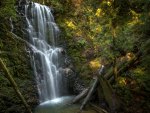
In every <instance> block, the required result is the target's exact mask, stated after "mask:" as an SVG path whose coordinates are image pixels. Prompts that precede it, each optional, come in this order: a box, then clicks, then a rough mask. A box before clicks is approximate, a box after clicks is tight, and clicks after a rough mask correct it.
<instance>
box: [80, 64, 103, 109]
mask: <svg viewBox="0 0 150 113" xmlns="http://www.w3.org/2000/svg"><path fill="white" fill-rule="evenodd" d="M103 69H104V65H102V66H101V68H100V70H99V75H101V74H102V72H103ZM94 79H95V80H94V82H93V84H92V86H91V87H90V89H89V92H88V94H87V96H86V97H85V99H84V101H83V103H82V105H81V107H80V111H82V110H83V108H84V107H85V105H86V104H87V102H88V101H89V100H90V97H91V96H92V94H93V93H94V91H95V89H96V87H97V84H98V82H99V80H98V77H97V76H96V77H95V78H94Z"/></svg>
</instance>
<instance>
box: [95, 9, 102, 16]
mask: <svg viewBox="0 0 150 113" xmlns="http://www.w3.org/2000/svg"><path fill="white" fill-rule="evenodd" d="M101 13H102V9H100V8H98V9H97V11H96V13H95V15H96V16H97V17H100V16H101Z"/></svg>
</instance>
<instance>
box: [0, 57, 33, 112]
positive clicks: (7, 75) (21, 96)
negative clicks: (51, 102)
mask: <svg viewBox="0 0 150 113" xmlns="http://www.w3.org/2000/svg"><path fill="white" fill-rule="evenodd" d="M0 68H1V69H2V71H3V72H4V74H5V77H6V78H7V79H8V80H9V82H10V83H11V85H12V87H13V89H14V90H15V92H16V94H17V96H18V97H19V98H20V100H21V101H22V103H23V104H24V106H25V107H26V109H27V111H28V113H32V111H31V109H30V107H29V105H28V104H27V102H26V100H25V98H24V97H23V95H22V94H21V92H20V90H19V88H18V86H17V84H16V82H15V81H14V79H13V77H12V76H11V74H10V73H9V71H8V69H7V67H6V65H5V64H4V62H3V61H2V59H1V58H0Z"/></svg>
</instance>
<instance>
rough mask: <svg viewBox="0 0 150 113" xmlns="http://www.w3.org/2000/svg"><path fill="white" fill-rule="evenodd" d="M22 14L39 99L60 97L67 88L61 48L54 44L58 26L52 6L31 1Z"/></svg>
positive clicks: (41, 100)
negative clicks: (63, 75)
mask: <svg viewBox="0 0 150 113" xmlns="http://www.w3.org/2000/svg"><path fill="white" fill-rule="evenodd" d="M25 15H26V22H27V29H26V30H27V32H28V34H29V43H30V44H31V46H32V49H33V50H32V51H33V55H32V60H33V67H34V73H35V76H36V81H37V87H38V92H39V98H40V102H44V101H47V100H51V99H54V98H57V97H60V96H62V95H64V94H65V93H66V92H67V88H66V84H65V83H66V82H65V81H64V79H63V77H62V75H61V73H60V72H59V68H60V66H61V57H62V54H61V48H59V47H56V46H57V38H58V34H59V29H58V27H57V25H56V24H55V22H54V18H53V15H52V13H51V9H50V8H49V7H47V6H44V5H40V4H38V3H32V4H30V5H26V6H25Z"/></svg>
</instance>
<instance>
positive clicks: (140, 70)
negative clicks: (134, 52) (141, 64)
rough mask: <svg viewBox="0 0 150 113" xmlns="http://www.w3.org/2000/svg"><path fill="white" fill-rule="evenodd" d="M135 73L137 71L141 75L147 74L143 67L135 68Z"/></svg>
mask: <svg viewBox="0 0 150 113" xmlns="http://www.w3.org/2000/svg"><path fill="white" fill-rule="evenodd" d="M134 73H135V74H136V75H140V76H141V75H144V74H145V72H144V69H143V68H136V69H135V70H134Z"/></svg>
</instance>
